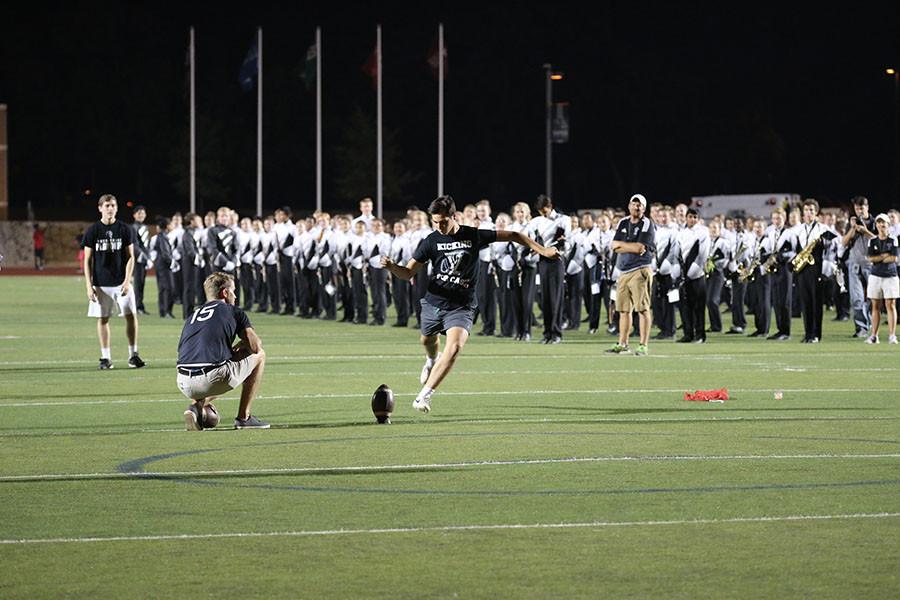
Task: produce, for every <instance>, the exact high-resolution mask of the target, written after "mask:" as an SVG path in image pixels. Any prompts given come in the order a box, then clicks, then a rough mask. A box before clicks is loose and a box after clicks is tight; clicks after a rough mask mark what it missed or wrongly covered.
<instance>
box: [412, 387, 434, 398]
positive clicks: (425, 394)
mask: <svg viewBox="0 0 900 600" xmlns="http://www.w3.org/2000/svg"><path fill="white" fill-rule="evenodd" d="M433 393H434V388H430V387H428V386H427V385H426V386H425V387H423V388H422V391H421V392H419V395H418V396H416V400H420V399H421V400H427V399H428V398H431V395H432V394H433Z"/></svg>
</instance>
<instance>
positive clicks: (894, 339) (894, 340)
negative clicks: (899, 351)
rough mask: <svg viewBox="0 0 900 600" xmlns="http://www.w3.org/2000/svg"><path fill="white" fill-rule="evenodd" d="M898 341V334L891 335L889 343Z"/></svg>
mask: <svg viewBox="0 0 900 600" xmlns="http://www.w3.org/2000/svg"><path fill="white" fill-rule="evenodd" d="M896 343H897V336H896V335H892V336H890V337H889V338H888V344H896Z"/></svg>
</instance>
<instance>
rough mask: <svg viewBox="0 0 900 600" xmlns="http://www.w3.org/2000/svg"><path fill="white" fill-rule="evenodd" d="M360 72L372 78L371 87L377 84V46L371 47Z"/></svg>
mask: <svg viewBox="0 0 900 600" xmlns="http://www.w3.org/2000/svg"><path fill="white" fill-rule="evenodd" d="M362 72H363V73H365V74H366V75H368V76H369V77H371V78H372V87H375V86H376V85H377V84H378V47H377V46H376V47H375V48H373V49H372V53H371V54H370V55H369V58H367V59H366V62H365V63H364V64H363V66H362Z"/></svg>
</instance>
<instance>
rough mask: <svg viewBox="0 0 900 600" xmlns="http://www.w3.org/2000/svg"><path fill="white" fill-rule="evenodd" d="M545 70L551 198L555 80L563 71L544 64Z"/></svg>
mask: <svg viewBox="0 0 900 600" xmlns="http://www.w3.org/2000/svg"><path fill="white" fill-rule="evenodd" d="M544 71H545V74H546V78H547V117H546V128H547V132H546V138H545V140H544V142H545V153H546V157H545V158H546V165H545V167H546V178H547V183H546V184H545V190H546V191H545V192H544V193H545V194H546V195H547V197H549V198H553V126H552V117H553V82H554V81H559V80H561V79H562V78H563V75H562V73H560V72H557V71H554V70H553V65H550V64H544Z"/></svg>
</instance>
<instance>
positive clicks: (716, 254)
mask: <svg viewBox="0 0 900 600" xmlns="http://www.w3.org/2000/svg"><path fill="white" fill-rule="evenodd" d="M709 240H710V255H709V258H708V259H707V262H706V276H707V280H706V309H707V311H708V312H709V331H712V332H721V331H722V314H721V312H720V310H719V305H720V304H721V303H722V289H723V288H724V287H725V267H726V265H727V264H728V262H729V261H730V260H731V253H732V251H733V249H732V247H731V243H730V242H729V241H728V239H727V238H726V237H725V236H724V235H722V226H721V225H719V222H718V221H713V222H712V223H710V224H709Z"/></svg>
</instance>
